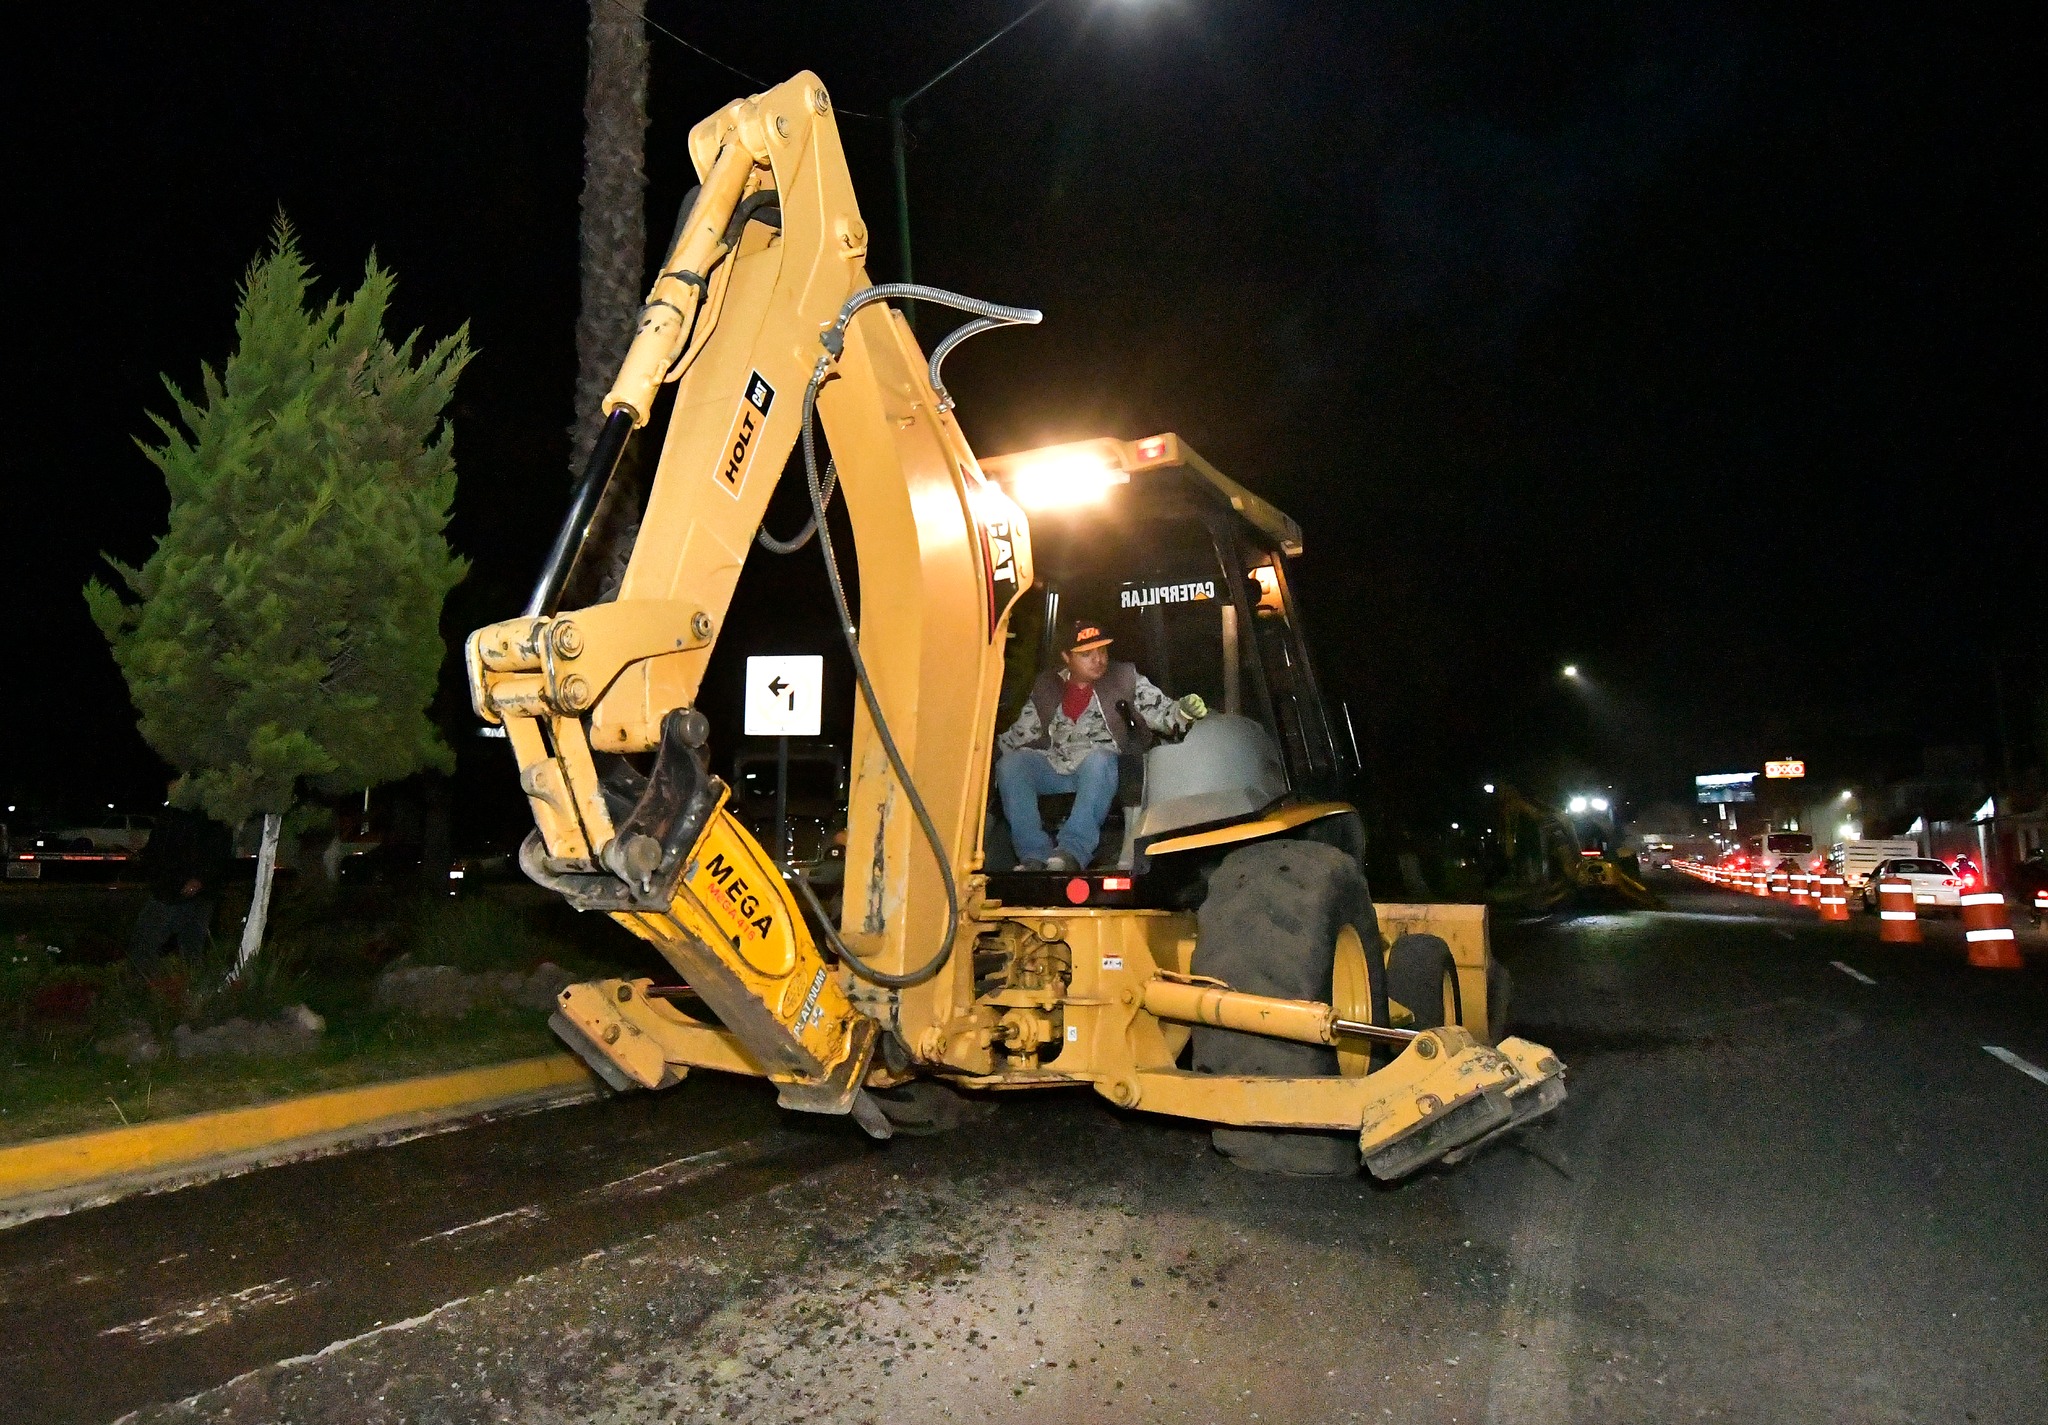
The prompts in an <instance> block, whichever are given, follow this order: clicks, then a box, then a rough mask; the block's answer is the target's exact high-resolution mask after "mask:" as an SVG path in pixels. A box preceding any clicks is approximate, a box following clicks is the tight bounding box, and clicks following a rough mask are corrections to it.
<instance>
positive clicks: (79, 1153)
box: [0, 1054, 593, 1200]
mask: <svg viewBox="0 0 2048 1425" xmlns="http://www.w3.org/2000/svg"><path fill="white" fill-rule="evenodd" d="M592 1081H593V1080H592V1076H591V1073H590V1070H589V1069H587V1068H585V1067H584V1065H583V1062H582V1061H581V1060H580V1059H578V1058H576V1056H575V1055H573V1054H547V1055H543V1056H542V1057H540V1058H537V1059H520V1060H517V1061H515V1062H513V1063H510V1064H493V1065H490V1066H488V1067H486V1068H481V1069H461V1070H458V1071H457V1072H455V1073H452V1074H431V1075H428V1076H427V1077H425V1078H418V1079H399V1080H397V1081H396V1082H394V1083H384V1084H365V1085H364V1086H362V1087H361V1088H352V1089H331V1090H329V1091H328V1092H326V1093H316V1094H307V1095H305V1096H304V1097H302V1098H288V1099H281V1100H279V1101H278V1102H276V1103H261V1104H255V1105H252V1106H251V1107H248V1108H230V1109H223V1110H220V1111H217V1112H213V1113H195V1114H191V1115H189V1116H187V1117H184V1118H167V1119H165V1120H164V1121H163V1122H161V1123H138V1124H135V1125H133V1126H131V1127H128V1128H111V1129H107V1130H105V1131H103V1132H97V1133H73V1134H70V1135H69V1136H67V1137H63V1138H44V1139H40V1140H37V1141H35V1142H31V1143H17V1144H15V1145H13V1146H11V1147H6V1148H0V1200H4V1199H7V1198H15V1197H24V1196H27V1195H29V1194H31V1193H41V1192H51V1191H54V1190H56V1189H60V1188H68V1187H76V1186H78V1185H80V1184H83V1183H91V1182H98V1181H100V1180H102V1179H106V1178H117V1177H124V1176H127V1175H129V1174H132V1173H147V1172H152V1171H161V1170H165V1169H175V1168H180V1167H185V1166H189V1165H191V1164H195V1163H200V1162H204V1161H206V1160H207V1159H210V1158H216V1157H219V1156H221V1155H223V1154H228V1153H245V1152H249V1151H251V1150H252V1149H260V1148H266V1147H271V1146H274V1145H277V1144H281V1143H289V1142H292V1141H294V1140H297V1139H301V1138H311V1137H316V1136H318V1135H321V1134H327V1133H336V1132H342V1131H345V1130H347V1129H351V1128H360V1127H363V1126H364V1125H367V1124H372V1123H376V1122H379V1121H381V1120H383V1119H390V1118H401V1117H405V1116H407V1115H410V1114H418V1113H433V1112H435V1111H437V1110H438V1111H446V1110H449V1109H460V1108H463V1107H465V1106H472V1105H473V1106H475V1107H478V1108H482V1107H485V1106H487V1105H489V1104H491V1103H493V1102H495V1101H498V1100H501V1099H507V1098H512V1097H515V1096H517V1095H520V1094H528V1093H537V1092H540V1091H542V1090H545V1089H551V1088H569V1087H572V1086H575V1085H580V1084H587V1083H590V1082H592Z"/></svg>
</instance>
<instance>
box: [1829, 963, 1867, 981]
mask: <svg viewBox="0 0 2048 1425" xmlns="http://www.w3.org/2000/svg"><path fill="white" fill-rule="evenodd" d="M1828 963H1829V964H1830V965H1833V966H1834V967H1835V968H1836V969H1837V970H1840V971H1841V972H1842V973H1843V974H1845V975H1847V976H1848V977H1849V978H1850V979H1852V980H1854V981H1855V982H1856V983H1857V984H1859V985H1874V984H1876V983H1877V981H1876V980H1873V979H1871V978H1870V976H1868V975H1866V974H1864V973H1863V972H1862V971H1861V970H1858V969H1853V968H1851V967H1850V966H1848V965H1844V964H1843V963H1842V962H1841V961H1840V960H1830V961H1828Z"/></svg>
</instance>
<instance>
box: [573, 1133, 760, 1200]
mask: <svg viewBox="0 0 2048 1425" xmlns="http://www.w3.org/2000/svg"><path fill="white" fill-rule="evenodd" d="M745 1147H746V1145H745V1144H739V1143H736V1144H734V1145H732V1146H731V1147H727V1148H713V1149H711V1150H710V1151H709V1152H704V1153H692V1154H690V1155H689V1156H688V1157H684V1158H671V1159H670V1160H669V1161H668V1162H666V1163H656V1164H655V1165H654V1166H653V1167H651V1168H645V1169H642V1170H641V1171H640V1172H637V1173H632V1174H630V1175H628V1176H626V1177H623V1178H616V1179H614V1180H613V1181H611V1182H608V1183H605V1184H603V1185H602V1186H600V1187H594V1188H586V1189H585V1190H584V1192H585V1195H586V1196H591V1197H619V1196H623V1195H625V1194H628V1193H647V1192H660V1191H661V1190H662V1189H663V1188H672V1187H677V1186H680V1185H681V1184H683V1183H687V1182H692V1181H694V1180H696V1179H698V1178H701V1177H703V1176H705V1175H706V1174H707V1173H715V1172H717V1171H718V1170H719V1169H720V1168H723V1167H725V1166H726V1165H727V1164H728V1163H730V1162H731V1161H732V1160H733V1159H734V1158H735V1157H738V1156H740V1154H741V1152H742V1150H743V1149H745Z"/></svg>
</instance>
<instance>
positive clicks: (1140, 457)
mask: <svg viewBox="0 0 2048 1425" xmlns="http://www.w3.org/2000/svg"><path fill="white" fill-rule="evenodd" d="M980 465H981V471H982V474H984V475H986V476H987V477H988V478H989V479H991V480H994V481H997V482H998V483H999V484H1001V485H1003V486H1004V488H1005V489H1007V490H1009V492H1010V493H1011V495H1012V496H1013V497H1016V496H1017V495H1018V494H1019V490H1018V486H1019V484H1020V483H1025V482H1029V481H1031V480H1032V479H1033V478H1034V477H1043V476H1045V475H1048V474H1049V475H1052V476H1054V477H1055V478H1060V479H1065V480H1068V481H1074V482H1077V483H1079V484H1080V485H1082V486H1083V487H1085V488H1086V489H1087V490H1088V494H1087V495H1085V496H1082V497H1081V498H1083V499H1089V498H1092V499H1099V498H1101V495H1102V493H1103V492H1104V489H1105V487H1106V485H1109V484H1119V485H1121V484H1128V483H1130V481H1131V479H1132V478H1133V477H1134V476H1139V475H1143V474H1145V473H1146V472H1149V471H1154V470H1173V469H1181V470H1186V471H1188V472H1189V473H1191V474H1192V475H1194V476H1195V477H1196V478H1197V479H1199V480H1201V481H1202V482H1203V483H1205V484H1207V485H1209V486H1210V487H1211V488H1213V489H1214V490H1215V491H1216V493H1217V494H1219V495H1221V496H1222V497H1223V498H1224V500H1226V501H1227V502H1228V503H1229V505H1230V508H1231V509H1232V510H1233V511H1235V512H1236V513H1237V514H1238V515H1239V516H1241V517H1242V518H1243V519H1244V520H1245V522H1246V523H1247V524H1250V525H1251V526H1252V527H1253V528H1254V529H1256V530H1258V531H1259V532H1260V533H1261V534H1264V535H1266V536H1267V537H1268V538H1270V539H1271V540H1272V541H1273V542H1274V543H1275V544H1277V545H1279V546H1280V550H1281V552H1282V553H1283V554H1286V555H1287V556H1288V557H1289V558H1293V557H1296V556H1298V555H1299V554H1300V553H1301V549H1302V544H1301V526H1300V525H1298V524H1296V523H1295V522H1294V521H1293V520H1292V519H1291V518H1289V516H1288V515H1287V514H1286V513H1285V512H1284V511H1282V510H1281V509H1279V508H1278V507H1276V506H1274V505H1273V504H1271V503H1269V502H1268V501H1266V500H1264V499H1261V498H1260V497H1259V496H1257V495H1255V494H1253V493H1252V492H1251V491H1250V490H1247V489H1246V488H1245V487H1244V486H1242V485H1240V484H1238V483H1237V481H1235V480H1233V479H1231V478H1230V477H1229V476H1228V475H1225V474H1224V473H1223V472H1222V471H1221V470H1218V469H1217V468H1216V467H1215V466H1213V465H1211V464H1210V463H1209V462H1208V461H1207V460H1205V459H1204V458H1203V457H1202V454H1201V452H1199V451H1197V450H1196V449H1195V448H1194V447H1193V446H1191V445H1189V444H1187V442H1185V441H1183V440H1182V439H1181V438H1180V437H1179V436H1177V435H1175V434H1174V433H1173V432H1171V431H1168V432H1166V433H1165V434H1163V435H1148V436H1142V437H1140V438H1139V439H1137V440H1118V439H1117V438H1116V437H1115V436H1106V435H1105V436H1097V437H1095V438H1094V439H1093V440H1074V441H1068V442H1066V443H1064V444H1062V445H1041V446H1038V447H1036V448H1035V449H1032V450H1019V451H1014V452H1012V453H1010V454H1007V455H991V456H985V457H982V458H981V460H980ZM1018 503H1019V504H1021V505H1023V506H1024V507H1025V509H1027V510H1029V509H1031V508H1032V506H1033V501H1031V500H1029V499H1022V498H1020V499H1018ZM1040 507H1041V508H1042V507H1043V504H1042V503H1041V505H1040Z"/></svg>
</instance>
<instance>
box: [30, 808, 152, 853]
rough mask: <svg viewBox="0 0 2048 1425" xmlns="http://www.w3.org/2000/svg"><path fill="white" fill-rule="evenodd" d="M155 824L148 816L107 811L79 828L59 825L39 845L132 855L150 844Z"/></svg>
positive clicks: (50, 848)
mask: <svg viewBox="0 0 2048 1425" xmlns="http://www.w3.org/2000/svg"><path fill="white" fill-rule="evenodd" d="M155 824H156V823H155V820H154V819H153V818H151V817H148V816H133V815H128V814H125V813H120V812H108V813H107V814H106V815H105V816H104V817H100V818H98V819H97V820H94V821H90V822H84V823H81V824H79V825H77V826H60V827H58V828H57V829H56V830H55V831H52V832H49V833H47V834H46V835H44V836H43V837H41V838H40V839H39V840H38V842H37V844H38V845H41V846H43V849H44V850H48V851H97V852H101V853H103V854H104V853H106V852H126V853H127V854H128V855H131V856H132V855H134V854H135V853H136V852H138V851H140V850H141V849H142V848H143V847H144V846H146V845H147V844H148V843H149V830H150V828H151V827H152V826H154V825H155ZM45 843H47V844H45Z"/></svg>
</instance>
